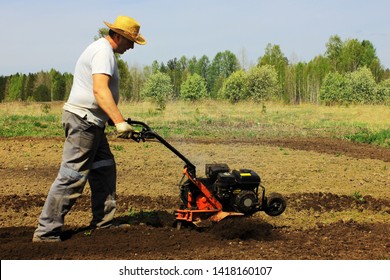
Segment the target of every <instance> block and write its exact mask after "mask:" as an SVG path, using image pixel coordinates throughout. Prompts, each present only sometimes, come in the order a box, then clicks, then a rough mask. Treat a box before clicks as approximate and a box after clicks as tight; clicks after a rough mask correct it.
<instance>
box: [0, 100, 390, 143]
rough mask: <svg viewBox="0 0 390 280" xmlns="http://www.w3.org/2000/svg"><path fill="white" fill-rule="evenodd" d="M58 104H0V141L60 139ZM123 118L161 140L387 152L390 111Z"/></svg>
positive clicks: (151, 110) (131, 111) (140, 105)
mask: <svg viewBox="0 0 390 280" xmlns="http://www.w3.org/2000/svg"><path fill="white" fill-rule="evenodd" d="M62 105H63V103H61V102H55V103H1V104H0V136H1V137H13V136H37V137H50V136H62V135H63V131H62V127H61V111H62ZM120 108H121V110H122V112H123V114H124V116H125V117H131V118H133V119H137V120H142V121H144V122H147V123H148V124H149V125H150V126H152V127H153V128H154V129H155V130H156V131H158V132H159V133H160V134H161V135H163V136H164V137H189V138H193V137H213V138H215V137H218V138H219V137H221V138H225V139H231V138H275V137H336V138H347V139H350V140H353V141H359V142H367V143H371V144H376V145H381V146H384V147H390V107H388V106H367V105H366V106H349V107H340V106H334V107H327V106H319V105H312V104H303V105H296V106H293V105H282V104H274V103H267V104H264V105H261V104H256V103H252V102H247V103H244V102H243V103H239V104H236V105H232V104H230V103H227V102H224V101H203V102H196V103H192V102H184V101H177V102H171V103H168V105H167V108H166V110H165V111H163V112H160V111H157V110H156V109H155V106H154V105H153V104H150V103H148V102H133V103H121V104H120Z"/></svg>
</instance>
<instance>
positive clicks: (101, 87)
mask: <svg viewBox="0 0 390 280" xmlns="http://www.w3.org/2000/svg"><path fill="white" fill-rule="evenodd" d="M110 78H111V77H110V76H109V75H106V74H93V94H94V95H95V98H96V101H97V103H98V105H99V107H100V108H102V110H103V111H104V112H105V113H106V114H107V116H108V117H109V118H110V119H111V120H112V121H113V123H114V124H118V123H121V122H124V121H125V119H124V118H123V116H122V114H121V112H120V111H119V108H118V106H117V105H116V104H115V101H114V98H113V97H112V93H111V90H110V88H109V87H108V82H109V81H110Z"/></svg>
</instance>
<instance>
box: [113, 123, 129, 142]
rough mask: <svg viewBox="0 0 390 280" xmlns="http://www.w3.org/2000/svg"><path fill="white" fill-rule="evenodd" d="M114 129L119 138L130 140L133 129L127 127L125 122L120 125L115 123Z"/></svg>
mask: <svg viewBox="0 0 390 280" xmlns="http://www.w3.org/2000/svg"><path fill="white" fill-rule="evenodd" d="M115 127H116V131H117V132H118V137H119V138H125V139H130V137H131V135H132V133H133V129H132V127H131V125H129V124H128V123H127V122H121V123H117V124H116V125H115Z"/></svg>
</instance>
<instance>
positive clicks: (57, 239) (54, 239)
mask: <svg viewBox="0 0 390 280" xmlns="http://www.w3.org/2000/svg"><path fill="white" fill-rule="evenodd" d="M32 242H61V238H60V237H59V236H43V237H42V236H38V235H35V234H34V236H33V239H32Z"/></svg>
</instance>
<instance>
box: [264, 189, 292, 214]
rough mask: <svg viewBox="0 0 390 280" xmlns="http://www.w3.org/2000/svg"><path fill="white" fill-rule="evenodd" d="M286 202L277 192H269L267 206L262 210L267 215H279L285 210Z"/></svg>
mask: <svg viewBox="0 0 390 280" xmlns="http://www.w3.org/2000/svg"><path fill="white" fill-rule="evenodd" d="M286 206H287V202H286V200H285V199H284V197H283V196H282V195H281V194H279V193H271V194H270V195H269V196H268V197H267V207H266V208H265V210H264V212H265V213H266V214H267V215H269V216H273V217H274V216H279V215H280V214H282V213H283V212H284V210H286Z"/></svg>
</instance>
